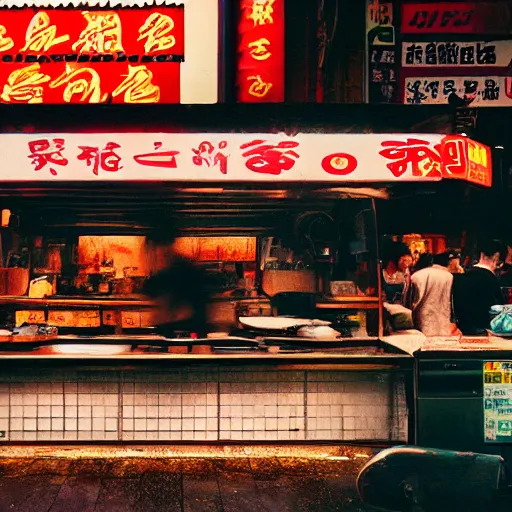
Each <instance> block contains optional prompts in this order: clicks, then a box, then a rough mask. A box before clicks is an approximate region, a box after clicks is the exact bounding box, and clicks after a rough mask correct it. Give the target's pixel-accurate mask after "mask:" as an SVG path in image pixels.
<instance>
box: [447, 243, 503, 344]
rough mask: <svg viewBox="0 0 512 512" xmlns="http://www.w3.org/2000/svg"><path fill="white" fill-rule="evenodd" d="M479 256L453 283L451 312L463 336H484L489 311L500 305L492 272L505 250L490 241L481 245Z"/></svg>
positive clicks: (499, 266)
mask: <svg viewBox="0 0 512 512" xmlns="http://www.w3.org/2000/svg"><path fill="white" fill-rule="evenodd" d="M479 253H480V259H479V261H478V263H477V264H476V265H475V266H474V267H473V268H472V269H471V270H468V271H467V272H466V273H465V274H462V275H460V276H455V278H456V279H455V280H454V293H453V304H454V311H455V316H456V318H457V323H458V326H459V329H460V330H461V331H462V333H463V334H470V335H481V334H486V332H487V331H486V330H487V329H488V328H489V325H490V320H491V317H490V312H489V310H490V309H491V307H492V306H495V305H499V304H503V303H504V300H503V295H502V293H501V288H500V282H499V279H498V277H497V275H496V272H497V270H498V269H500V268H501V266H502V262H503V261H504V260H505V258H506V254H507V250H506V247H505V246H504V245H503V244H502V243H501V242H500V241H498V240H491V241H488V242H484V243H482V244H481V247H480V250H479Z"/></svg>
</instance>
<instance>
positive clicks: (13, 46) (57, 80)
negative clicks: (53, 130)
mask: <svg viewBox="0 0 512 512" xmlns="http://www.w3.org/2000/svg"><path fill="white" fill-rule="evenodd" d="M177 3H181V2H177ZM199 3H201V6H202V7H203V11H200V10H199V9H198V7H199ZM183 4H184V5H183ZM212 6H214V7H215V12H213V10H212ZM217 9H218V6H217V4H216V2H215V0H201V1H200V2H199V1H198V0H188V2H187V1H184V2H182V5H174V6H166V5H162V6H158V7H157V6H151V7H143V8H132V7H121V8H115V9H113V8H109V9H106V8H102V9H97V8H94V7H93V8H87V7H85V8H82V9H58V8H56V9H36V8H28V7H25V8H22V9H1V10H0V101H1V102H2V103H10V104H20V103H30V104H33V103H51V104H56V103H215V102H216V101H217V72H216V68H217V59H218V44H217V39H218V25H217ZM210 15H211V16H210ZM204 16H210V17H209V19H208V21H207V22H205V20H204ZM200 17H201V18H202V19H201V18H200ZM212 24H213V27H211V26H209V25H212ZM207 25H208V26H207ZM201 32H202V33H201ZM185 48H186V50H185ZM212 61H213V62H212ZM193 68H196V69H193ZM200 77H201V80H202V81H201V80H199V78H200Z"/></svg>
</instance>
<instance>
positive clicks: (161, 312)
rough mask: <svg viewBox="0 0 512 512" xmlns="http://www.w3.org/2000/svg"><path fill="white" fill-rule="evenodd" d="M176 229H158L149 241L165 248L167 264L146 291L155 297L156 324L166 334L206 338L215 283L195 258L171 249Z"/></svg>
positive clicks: (152, 297)
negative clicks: (197, 263)
mask: <svg viewBox="0 0 512 512" xmlns="http://www.w3.org/2000/svg"><path fill="white" fill-rule="evenodd" d="M175 238H176V236H175V231H174V230H173V229H171V227H170V226H169V227H165V228H162V227H161V228H159V229H156V230H154V231H153V232H152V233H151V234H150V235H149V236H148V242H150V244H151V245H153V247H155V248H159V249H161V250H163V251H165V254H166V258H167V262H166V263H167V266H166V268H165V269H164V270H161V271H159V272H158V273H156V274H155V275H153V276H151V277H150V278H149V279H148V280H147V281H146V283H145V286H144V293H145V294H146V295H147V296H148V297H149V298H150V299H152V300H153V302H154V305H155V308H154V310H153V325H154V326H155V327H156V329H157V331H158V332H159V333H160V334H161V335H163V336H165V337H174V336H175V335H176V333H178V332H183V333H190V334H192V333H193V334H196V335H197V336H198V337H199V338H203V337H206V335H207V334H208V331H209V322H208V309H209V303H210V298H211V295H212V289H213V283H212V281H211V278H210V276H209V275H208V274H207V273H206V272H205V271H204V270H203V269H202V268H201V267H199V266H198V265H196V264H195V263H194V262H193V261H191V260H188V259H187V258H184V257H182V256H180V255H179V254H176V252H175V251H174V250H173V248H172V243H173V242H174V241H175Z"/></svg>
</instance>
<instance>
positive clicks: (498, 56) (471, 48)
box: [402, 40, 512, 68]
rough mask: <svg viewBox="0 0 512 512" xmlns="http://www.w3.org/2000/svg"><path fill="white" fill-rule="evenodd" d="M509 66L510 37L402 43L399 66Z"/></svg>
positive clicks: (511, 54) (511, 57)
mask: <svg viewBox="0 0 512 512" xmlns="http://www.w3.org/2000/svg"><path fill="white" fill-rule="evenodd" d="M511 65H512V40H507V41H489V42H483V41H480V42H473V41H472V42H466V43H461V42H458V43H457V42H431V43H421V42H410V43H402V66H403V67H413V66H414V67H462V66H470V67H489V66H493V67H503V68H507V67H508V66H511Z"/></svg>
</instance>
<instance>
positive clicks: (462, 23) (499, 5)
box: [402, 2, 511, 34]
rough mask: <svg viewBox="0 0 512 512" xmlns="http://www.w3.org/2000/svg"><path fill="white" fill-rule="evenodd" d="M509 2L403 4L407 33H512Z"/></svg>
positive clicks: (403, 26) (403, 30)
mask: <svg viewBox="0 0 512 512" xmlns="http://www.w3.org/2000/svg"><path fill="white" fill-rule="evenodd" d="M510 28H511V24H510V11H509V9H508V7H507V4H506V2H440V3H418V4H413V3H404V4H402V33H403V34H509V33H510Z"/></svg>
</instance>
